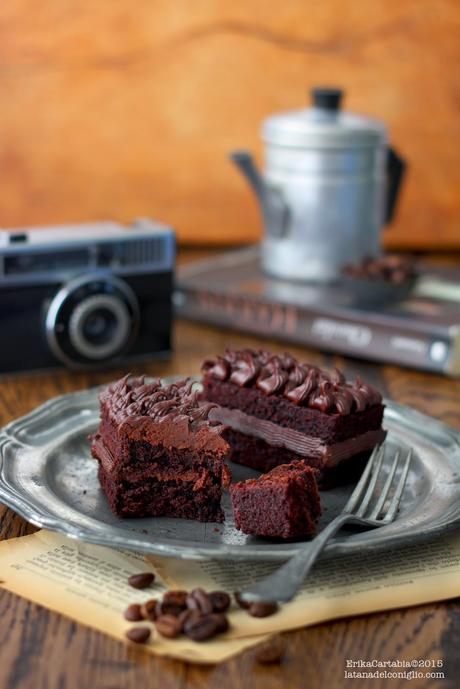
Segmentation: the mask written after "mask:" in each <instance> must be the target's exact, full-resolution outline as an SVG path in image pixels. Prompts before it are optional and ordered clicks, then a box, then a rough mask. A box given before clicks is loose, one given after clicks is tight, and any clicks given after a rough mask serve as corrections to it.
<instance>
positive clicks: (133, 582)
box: [128, 572, 155, 589]
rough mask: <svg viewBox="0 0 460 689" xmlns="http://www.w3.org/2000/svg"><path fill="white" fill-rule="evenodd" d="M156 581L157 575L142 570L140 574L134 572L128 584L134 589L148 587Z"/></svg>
mask: <svg viewBox="0 0 460 689" xmlns="http://www.w3.org/2000/svg"><path fill="white" fill-rule="evenodd" d="M154 581H155V575H154V574H153V573H152V572H141V573H140V574H132V575H131V576H130V577H129V579H128V584H129V585H130V586H132V587H133V588H134V589H146V588H147V586H150V585H151V584H153V582H154Z"/></svg>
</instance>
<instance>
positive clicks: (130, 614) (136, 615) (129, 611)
mask: <svg viewBox="0 0 460 689" xmlns="http://www.w3.org/2000/svg"><path fill="white" fill-rule="evenodd" d="M123 616H124V618H125V620H129V621H130V622H139V621H140V620H142V619H143V615H142V613H141V606H140V605H138V604H137V603H132V605H128V607H127V608H126V610H125V612H124V613H123Z"/></svg>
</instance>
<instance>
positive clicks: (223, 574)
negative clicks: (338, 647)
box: [148, 533, 460, 638]
mask: <svg viewBox="0 0 460 689" xmlns="http://www.w3.org/2000/svg"><path fill="white" fill-rule="evenodd" d="M148 559H149V560H150V561H151V562H152V564H153V565H154V567H155V569H156V571H157V572H159V573H160V574H161V576H162V577H163V579H164V581H165V582H166V583H168V585H170V586H180V587H181V588H184V589H189V588H193V587H194V586H202V587H203V588H204V589H207V590H211V589H225V590H227V591H236V590H239V589H242V588H244V587H245V586H248V585H249V584H251V583H253V582H256V581H257V580H259V579H260V578H262V577H263V576H265V575H268V574H270V573H271V572H272V571H273V569H274V568H276V567H277V566H278V565H276V564H273V563H258V562H239V561H236V560H233V561H231V562H229V561H217V560H216V561H205V562H199V561H192V562H185V561H182V560H176V559H171V558H169V559H165V558H156V557H149V558H148ZM459 595H460V533H455V534H453V535H450V536H445V537H443V538H438V539H437V540H435V541H431V542H427V543H414V544H412V545H409V546H405V547H402V548H400V549H399V550H394V551H391V552H386V551H385V552H382V551H376V552H373V553H369V552H368V553H365V554H364V553H359V552H356V553H355V554H353V555H352V556H346V557H340V558H333V559H328V560H323V561H322V562H320V563H318V565H317V566H316V567H315V568H314V570H313V572H312V573H311V574H310V575H309V577H308V579H307V581H306V582H305V584H304V586H303V588H302V589H301V591H300V592H299V594H298V595H297V597H296V598H295V599H294V600H293V601H292V602H291V603H289V604H286V605H283V606H282V607H281V609H280V610H279V612H278V613H276V614H275V615H273V616H271V617H266V618H264V619H256V618H252V617H250V616H249V615H248V614H247V613H246V612H244V611H242V610H238V611H236V612H234V613H233V614H232V615H231V623H232V627H231V631H230V632H229V635H230V636H231V637H234V638H241V637H244V636H248V635H251V634H259V633H260V632H267V633H270V632H272V633H273V632H278V631H282V630H287V629H294V628H297V627H304V626H308V625H312V624H316V623H318V622H324V621H326V620H332V619H336V618H339V617H347V616H350V615H361V614H365V613H370V612H376V611H379V610H390V609H392V608H404V607H409V606H412V605H420V604H422V603H428V602H431V601H437V600H445V599H448V598H454V597H457V596H459Z"/></svg>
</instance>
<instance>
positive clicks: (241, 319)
mask: <svg viewBox="0 0 460 689" xmlns="http://www.w3.org/2000/svg"><path fill="white" fill-rule="evenodd" d="M175 304H176V313H177V315H178V316H180V317H183V318H187V319H191V320H198V321H201V322H205V323H210V324H213V325H217V326H220V327H224V328H234V329H236V330H243V331H245V332H250V333H253V334H256V335H262V336H268V337H271V338H274V339H280V340H285V341H288V342H292V343H296V344H302V345H305V346H308V347H312V348H316V349H321V350H326V351H330V352H334V353H336V354H344V355H347V356H354V357H359V358H361V359H369V360H372V361H380V362H386V363H393V364H397V365H401V366H408V367H411V368H419V369H422V370H425V371H433V372H438V373H444V374H446V373H447V374H449V375H459V374H460V364H459V362H458V361H456V360H455V359H456V357H455V356H454V354H455V352H456V351H457V350H458V343H457V341H456V338H455V336H454V335H453V334H449V333H448V331H447V330H446V332H445V333H442V334H439V336H433V335H432V334H428V333H424V332H421V331H419V330H415V329H414V328H411V327H410V326H407V325H406V324H405V323H404V322H403V321H401V323H400V324H399V323H398V325H393V324H387V323H385V324H376V323H369V322H362V321H360V320H359V319H358V318H354V317H351V316H348V315H347V316H337V315H335V314H334V315H333V316H330V315H324V314H318V313H314V312H313V311H310V310H308V309H306V308H300V307H298V306H294V305H290V304H289V305H288V304H286V305H283V304H275V303H268V302H265V301H262V300H258V299H257V298H247V297H242V296H240V295H235V296H232V295H229V294H226V295H219V294H215V293H210V292H206V291H204V290H199V291H198V290H190V289H188V288H187V290H181V289H180V288H179V289H178V290H177V292H176V294H175ZM457 337H458V336H457Z"/></svg>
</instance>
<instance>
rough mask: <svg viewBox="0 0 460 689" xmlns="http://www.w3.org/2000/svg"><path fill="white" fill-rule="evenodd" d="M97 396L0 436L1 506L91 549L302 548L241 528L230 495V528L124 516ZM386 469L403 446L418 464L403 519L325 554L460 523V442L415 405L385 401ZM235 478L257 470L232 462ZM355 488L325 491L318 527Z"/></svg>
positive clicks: (229, 555) (29, 419)
mask: <svg viewBox="0 0 460 689" xmlns="http://www.w3.org/2000/svg"><path fill="white" fill-rule="evenodd" d="M98 391H99V389H98V388H93V389H90V390H85V391H82V392H76V393H73V394H70V395H64V396H62V397H57V398H55V399H52V400H50V401H49V402H47V403H46V404H44V405H43V406H41V407H39V408H38V409H36V410H35V411H33V412H32V413H30V414H28V415H27V416H24V417H23V418H21V419H18V420H16V421H13V422H12V423H10V424H9V425H8V426H6V427H5V428H4V429H2V430H1V431H0V463H1V464H0V501H2V502H4V503H5V504H7V505H8V506H9V507H11V508H12V509H13V510H15V511H16V512H18V513H19V514H20V515H21V516H22V517H24V518H25V519H27V520H28V521H30V522H32V523H33V524H35V525H36V526H39V527H43V528H47V529H52V530H54V531H60V532H62V533H64V534H66V535H67V536H70V537H71V538H77V539H81V540H83V541H88V542H91V543H97V544H101V545H107V546H112V547H118V548H124V549H128V550H134V551H137V552H143V553H151V554H154V553H155V554H158V555H167V556H174V557H180V558H189V559H205V558H215V559H217V558H219V559H244V560H285V559H286V558H288V557H290V556H292V555H294V554H295V553H296V552H297V551H298V549H299V545H300V544H301V542H299V541H297V542H279V541H268V540H265V539H257V538H253V537H248V536H245V535H243V534H241V533H240V532H239V531H237V530H236V529H235V528H234V524H233V518H232V511H231V508H230V503H229V499H228V495H225V496H224V500H223V503H224V508H225V515H226V521H225V524H202V523H200V522H194V521H187V520H182V519H169V518H148V519H119V518H118V517H116V516H115V515H113V514H112V512H111V511H110V509H109V506H108V503H107V501H106V499H105V496H104V495H103V493H102V491H101V490H100V488H99V483H98V480H97V463H96V462H95V461H94V460H93V459H91V456H90V452H89V444H88V441H87V436H88V434H90V433H92V432H93V431H94V430H95V429H96V427H97V425H98V417H99V408H98V399H97V394H98ZM386 404H387V407H386V411H385V427H386V428H387V429H388V431H389V432H388V437H387V439H386V441H385V466H388V464H389V462H390V460H391V457H393V456H394V453H395V452H396V451H397V450H398V449H400V450H402V451H404V452H406V451H408V450H409V449H412V451H413V461H412V468H411V472H410V474H409V477H408V481H407V484H406V488H405V492H404V496H403V500H402V504H401V509H400V512H399V514H398V517H397V519H396V521H395V522H394V523H392V524H389V525H388V526H383V527H381V528H379V529H377V530H373V531H367V532H365V533H360V534H358V533H353V532H343V533H342V534H341V535H340V536H339V537H337V539H336V540H334V541H333V542H331V544H330V545H329V546H328V548H327V551H326V552H327V553H329V554H331V555H333V554H339V553H352V552H354V551H359V550H368V549H377V548H385V547H392V546H395V545H399V544H401V543H404V542H406V541H410V542H413V541H414V539H416V538H424V537H425V538H428V537H430V536H433V535H435V534H438V533H442V532H444V531H446V530H447V529H449V528H451V527H453V526H454V525H455V524H456V523H460V445H459V435H458V434H457V433H456V432H455V431H453V430H452V429H450V428H448V427H447V426H445V425H443V424H441V423H439V422H438V421H435V420H434V419H431V418H429V417H427V416H424V415H423V414H420V413H418V412H416V411H414V410H412V409H410V408H408V407H403V406H401V405H397V404H395V403H394V402H391V401H387V402H386ZM231 469H232V473H233V477H234V480H242V479H244V478H248V477H250V476H255V475H256V472H254V471H252V470H250V469H247V468H245V467H241V466H238V465H232V467H231ZM352 489H353V486H352V485H351V486H346V487H342V488H337V489H334V490H331V491H325V492H323V493H322V502H323V506H324V508H325V510H324V515H323V518H322V520H321V522H320V525H319V528H321V527H322V526H324V525H325V524H327V523H328V522H329V521H330V520H331V519H332V518H333V517H334V516H336V514H337V513H338V512H339V511H340V509H341V508H342V507H343V505H344V504H345V502H346V500H347V497H348V495H349V494H350V492H351V490H352Z"/></svg>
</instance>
